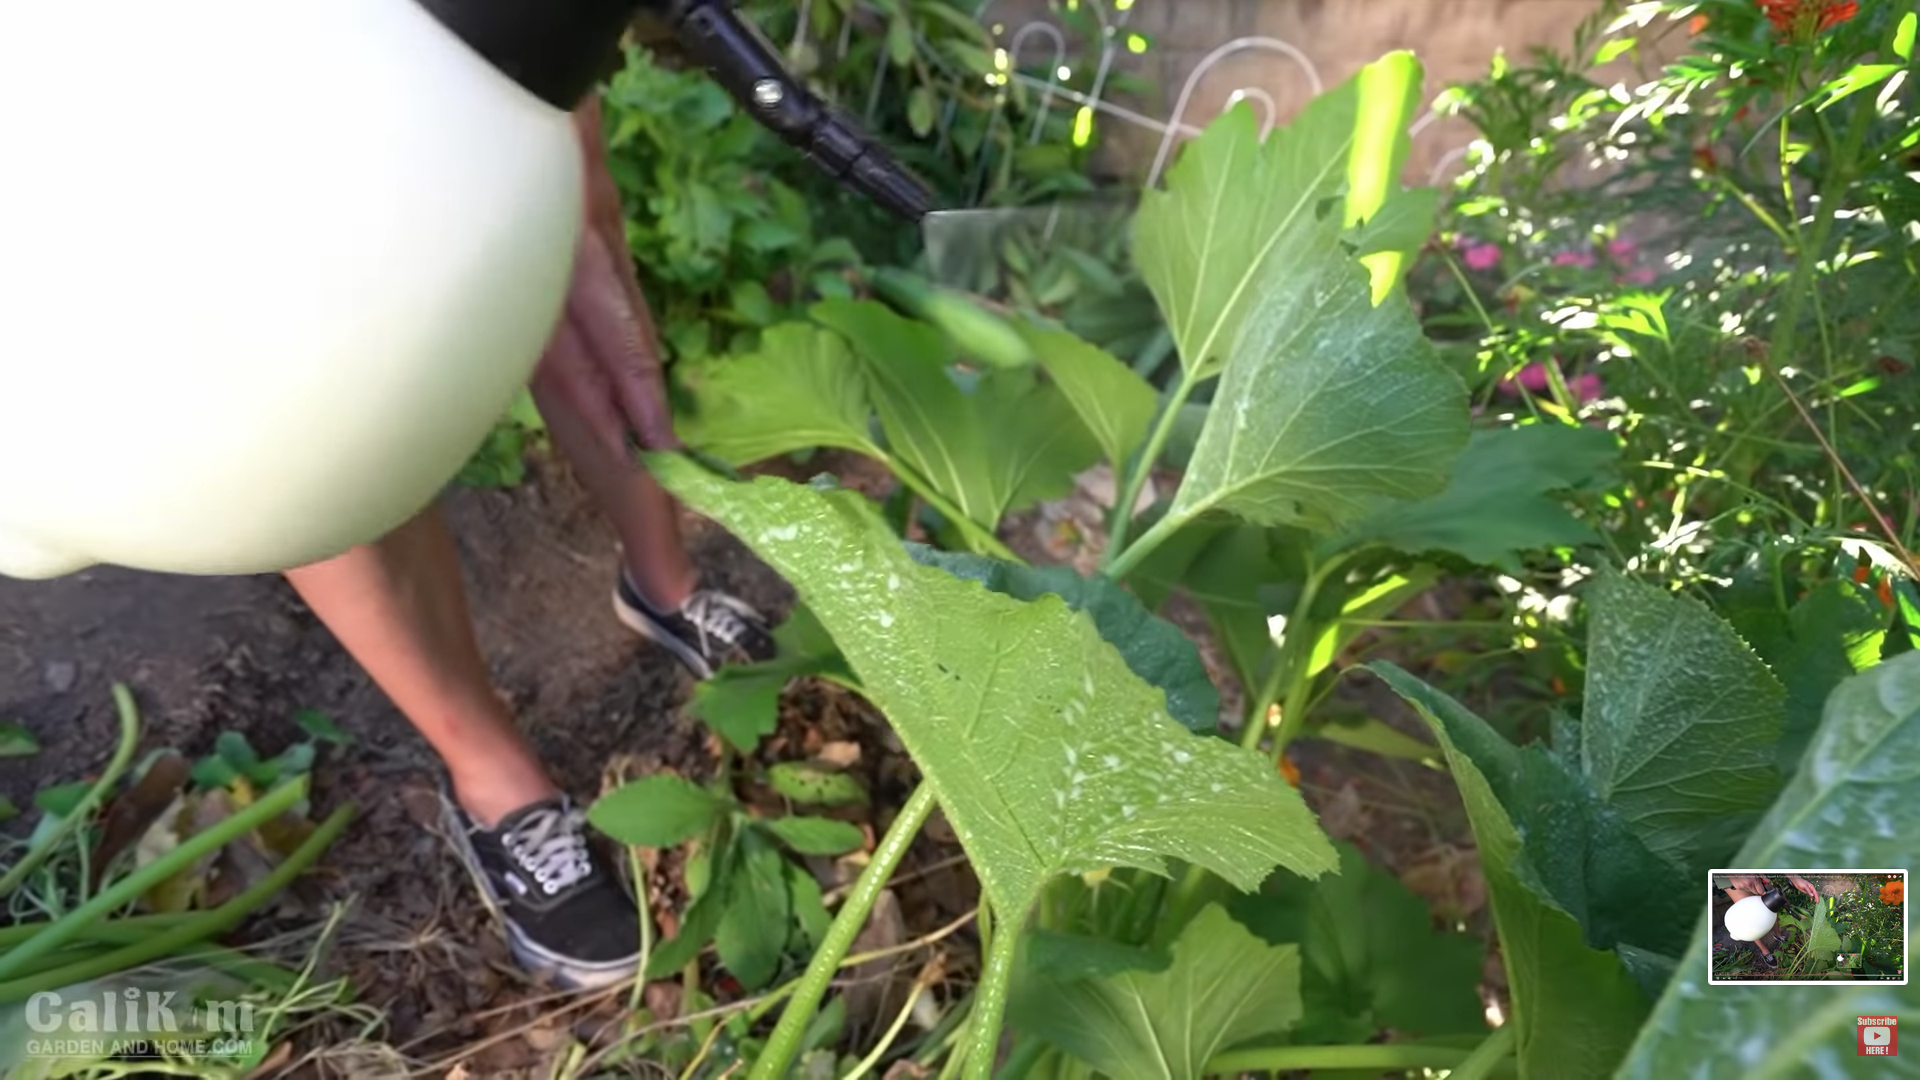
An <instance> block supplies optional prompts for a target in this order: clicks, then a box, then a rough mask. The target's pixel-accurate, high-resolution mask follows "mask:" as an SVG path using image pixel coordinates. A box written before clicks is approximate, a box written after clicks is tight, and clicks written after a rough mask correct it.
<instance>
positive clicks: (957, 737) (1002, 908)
mask: <svg viewBox="0 0 1920 1080" xmlns="http://www.w3.org/2000/svg"><path fill="white" fill-rule="evenodd" d="M647 461H648V464H649V465H650V467H651V468H652V469H653V470H654V472H655V474H656V475H657V476H658V477H659V478H660V480H661V482H662V483H663V484H664V485H665V486H666V487H667V488H668V490H669V491H671V492H672V493H673V494H674V495H675V496H676V497H678V498H679V499H680V500H681V501H683V502H684V503H685V504H686V505H688V506H689V507H691V508H692V509H693V510H694V511H695V512H697V513H700V514H703V515H705V516H706V517H709V518H712V519H713V520H715V521H717V522H719V523H720V524H721V525H723V526H724V527H726V528H727V529H729V530H730V531H732V532H733V533H734V534H735V535H737V536H739V537H740V538H741V539H742V540H743V541H745V542H746V543H747V544H748V545H749V546H750V547H752V548H753V549H754V551H755V552H756V553H757V554H758V555H759V556H760V557H761V558H763V559H765V560H766V561H767V562H768V563H769V564H770V565H771V566H772V567H773V568H774V569H775V570H776V571H778V572H779V573H780V574H782V575H783V576H784V577H785V578H786V579H787V580H788V581H790V582H792V583H793V585H794V587H795V589H796V590H797V591H798V592H799V594H800V596H801V598H802V599H803V600H804V601H805V602H806V604H807V606H808V607H809V608H810V609H811V610H812V611H813V612H814V614H815V615H816V616H818V618H819V620H820V623H821V625H823V626H825V627H826V628H827V630H828V631H829V632H831V633H832V635H833V638H834V640H835V641H836V642H838V643H839V645H840V648H841V651H842V652H843V653H844V654H845V656H846V659H847V662H848V664H849V665H850V666H851V667H852V668H853V671H854V673H855V675H856V676H857V677H858V678H859V680H860V685H861V686H862V687H864V688H865V690H866V693H867V696H868V697H869V698H870V699H872V701H873V702H874V704H875V705H877V706H879V708H880V709H881V711H882V712H884V713H885V714H886V715H887V717H888V718H889V719H890V721H891V722H892V724H893V726H894V730H895V731H896V732H897V733H898V734H899V736H900V739H901V742H902V743H904V744H905V745H906V748H907V750H908V751H909V752H910V753H911V754H912V755H913V759H914V762H915V763H916V764H917V765H919V767H920V769H921V771H922V773H923V774H924V776H925V778H926V782H927V783H929V784H931V785H932V786H933V790H934V792H935V794H936V796H937V798H938V799H939V802H940V806H941V809H942V811H943V812H944V813H945V814H946V816H947V820H948V821H949V822H950V823H951V824H952V825H953V828H954V831H955V832H956V833H957V834H958V836H959V838H960V842H961V844H962V846H963V847H964V848H965V849H966V852H967V854H968V856H969V857H970V858H971V859H972V861H973V864H974V867H975V869H976V870H977V871H978V873H979V875H980V879H981V882H982V885H983V887H984V888H985V890H986V892H987V894H988V896H989V898H990V899H991V900H992V902H993V904H994V906H995V908H996V910H997V911H998V912H999V913H1000V915H1001V917H1002V918H1004V919H1006V920H1007V924H1008V925H1017V924H1019V923H1020V922H1021V921H1022V920H1023V919H1024V916H1025V914H1026V912H1027V911H1028V910H1029V909H1030V907H1031V905H1032V903H1033V901H1034V899H1035V898H1036V896H1037V895H1038V893H1039V890H1040V888H1041V887H1042V886H1043V885H1044V884H1045V883H1046V882H1047V881H1048V880H1049V879H1051V878H1053V877H1054V876H1056V875H1059V874H1069V873H1084V872H1089V871H1092V870H1095V869H1100V868H1104V867H1110V866H1133V867H1139V868H1142V869H1145V870H1148V871H1150V872H1154V873H1165V872H1166V871H1167V859H1168V858H1170V857H1172V858H1179V859H1182V860H1185V861H1187V862H1190V863H1193V864H1196V865H1199V866H1204V867H1206V868H1207V869H1209V870H1212V871H1213V872H1215V873H1216V874H1219V875H1220V876H1221V877H1222V878H1224V879H1226V880H1227V881H1229V882H1231V883H1232V884H1234V885H1235V886H1236V887H1238V888H1241V889H1243V890H1246V889H1252V888H1255V887H1257V886H1258V885H1259V884H1260V882H1261V881H1262V880H1263V879H1264V878H1265V877H1266V876H1267V874H1268V873H1269V872H1270V871H1271V870H1272V869H1273V868H1274V867H1275V866H1279V865H1284V866H1286V867H1288V868H1289V869H1292V870H1294V871H1296V872H1298V873H1302V874H1306V875H1317V874H1319V873H1322V872H1325V871H1327V870H1330V869H1332V868H1333V867H1334V866H1335V865H1336V860H1335V856H1334V853H1333V849H1332V847H1331V846H1330V845H1329V843H1328V841H1327V839H1326V837H1325V836H1324V835H1323V834H1322V833H1321V832H1320V830H1319V828H1318V826H1317V825H1316V824H1315V823H1314V821H1313V817H1312V814H1311V813H1310V812H1309V811H1308V810H1307V808H1306V806H1305V804H1304V803H1303V802H1301V800H1300V798H1299V796H1298V794H1297V793H1295V792H1294V791H1293V790H1292V789H1291V788H1289V787H1288V786H1287V785H1286V784H1285V783H1284V782H1282V781H1281V780H1280V779H1279V777H1278V776H1277V775H1276V774H1275V773H1274V771H1273V769H1272V767H1271V766H1270V764H1269V763H1268V762H1267V760H1266V759H1265V758H1264V757H1263V756H1261V755H1258V754H1254V753H1251V752H1248V751H1244V750H1241V749H1240V748H1238V747H1236V746H1233V745H1231V744H1229V743H1227V742H1226V741H1224V740H1221V739H1214V738H1205V737H1202V736H1197V735H1194V734H1192V733H1190V732H1188V731H1187V730H1186V729H1184V728H1182V727H1181V726H1180V725H1179V724H1178V723H1177V722H1175V721H1174V720H1173V718H1172V717H1170V716H1168V715H1167V712H1166V706H1165V697H1164V695H1162V693H1161V692H1160V691H1159V690H1157V689H1155V688H1153V687H1151V686H1148V685H1147V684H1146V683H1144V682H1142V681H1141V680H1140V678H1139V677H1138V676H1136V675H1134V674H1133V672H1132V671H1131V670H1129V669H1128V667H1127V664H1126V661H1125V660H1124V659H1123V658H1122V657H1121V656H1120V654H1119V653H1118V652H1116V651H1115V650H1114V648H1113V646H1112V645H1110V644H1108V643H1107V642H1106V641H1105V640H1103V639H1102V638H1101V637H1100V635H1099V632H1098V631H1097V630H1095V629H1094V626H1093V624H1092V622H1091V621H1090V620H1088V619H1086V618H1084V617H1082V616H1080V615H1078V614H1076V613H1075V612H1073V611H1072V610H1071V609H1070V608H1068V607H1067V605H1066V603H1065V602H1064V601H1062V600H1060V599H1059V598H1058V597H1056V596H1051V595H1047V596H1042V597H1040V598H1039V599H1038V600H1036V601H1033V602H1031V603H1023V602H1021V601H1018V600H1015V599H1013V598H1011V597H1007V596H1002V595H1000V594H998V593H994V592H990V591H988V590H986V589H984V588H981V587H980V586H979V585H976V584H973V583H971V582H967V581H962V580H960V579H958V578H955V577H953V576H952V575H950V574H948V573H946V572H944V571H941V570H936V569H934V568H932V567H927V566H921V565H920V564H918V563H916V562H915V561H914V559H913V557H912V556H911V555H910V554H909V553H908V552H907V550H906V548H905V547H904V546H902V545H901V543H900V542H899V540H898V539H897V538H896V537H895V536H894V535H893V534H892V532H891V531H889V530H888V528H887V526H886V524H885V523H884V522H883V521H882V520H881V519H880V517H879V516H878V515H877V514H876V513H875V512H874V510H873V508H872V506H871V505H870V504H868V503H867V502H865V501H864V500H863V499H861V498H860V497H859V496H858V495H856V494H853V493H851V492H843V491H833V492H824V493H823V492H818V491H813V490H811V489H809V488H806V487H802V486H800V485H797V484H792V483H789V482H786V481H783V480H778V479H773V478H762V479H759V480H756V481H754V482H753V483H751V484H741V483H734V482H729V481H726V480H723V479H721V478H719V477H717V476H715V475H713V474H712V473H710V472H708V471H706V470H705V469H703V468H701V467H700V466H698V465H696V464H694V463H693V462H692V461H691V460H689V459H687V458H684V457H679V456H674V455H659V454H653V455H648V457H647Z"/></svg>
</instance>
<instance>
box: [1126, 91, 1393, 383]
mask: <svg viewBox="0 0 1920 1080" xmlns="http://www.w3.org/2000/svg"><path fill="white" fill-rule="evenodd" d="M1418 82H1419V78H1418V65H1417V64H1416V63H1415V62H1414V59H1413V57H1412V55H1411V54H1409V53H1396V54H1393V55H1391V56H1388V57H1386V58H1384V59H1382V60H1380V61H1379V62H1377V63H1375V64H1372V65H1369V67H1368V68H1366V69H1364V70H1363V71H1361V72H1360V74H1358V75H1356V76H1354V77H1353V78H1352V79H1349V80H1347V81H1346V82H1345V83H1342V84H1341V85H1339V86H1337V87H1335V88H1333V89H1332V90H1329V91H1327V92H1325V93H1323V94H1321V95H1319V96H1318V97H1316V98H1314V99H1313V100H1312V101H1310V102H1308V103H1307V105H1306V107H1305V108H1303V109H1301V110H1300V112H1299V114H1298V115H1296V116H1295V117H1294V118H1293V119H1292V120H1290V121H1288V123H1287V124H1286V125H1285V126H1283V127H1281V128H1279V129H1277V130H1275V131H1274V132H1273V133H1272V134H1271V135H1269V136H1268V138H1267V139H1266V141H1265V142H1264V144H1263V143H1262V142H1261V140H1260V133H1259V130H1258V127H1257V121H1256V118H1255V114H1254V110H1253V108H1252V106H1251V105H1250V104H1241V105H1237V106H1235V107H1234V108H1232V109H1229V110H1228V111H1227V112H1226V113H1224V114H1222V115H1221V116H1220V117H1219V118H1218V119H1216V120H1215V121H1213V123H1212V124H1210V125H1209V126H1208V128H1207V130H1206V131H1204V132H1202V133H1201V135H1200V137H1199V138H1197V139H1194V140H1193V141H1191V142H1189V143H1188V144H1186V146H1184V147H1182V148H1181V151H1180V155H1179V158H1178V159H1177V160H1176V161H1175V162H1174V164H1173V167H1172V168H1170V169H1168V170H1167V180H1166V190H1165V191H1151V190H1150V191H1146V192H1144V193H1142V195H1141V201H1140V210H1139V213H1138V215H1137V216H1136V217H1135V218H1134V225H1133V250H1134V263H1135V265H1136V266H1138V267H1139V270H1140V276H1141V278H1142V279H1143V280H1144V281H1145V282H1146V285H1147V288H1148V289H1149V290H1151V291H1152V293H1153V295H1154V299H1155V300H1157V301H1158V302H1159V305H1160V310H1161V311H1162V312H1163V313H1164V314H1165V316H1166V319H1167V326H1168V328H1169V330H1171V331H1172V333H1173V339H1174V344H1175V346H1176V347H1177V348H1178V350H1179V354H1180V363H1181V364H1182V365H1183V366H1184V367H1185V368H1186V370H1187V373H1188V378H1189V379H1190V380H1191V381H1195V382H1198V381H1200V380H1202V379H1205V378H1208V377H1210V376H1212V375H1214V374H1217V373H1218V372H1219V371H1220V369H1221V367H1222V366H1223V365H1225V363H1226V362H1227V354H1228V352H1229V351H1230V350H1231V349H1232V348H1233V344H1234V342H1235V340H1237V338H1238V337H1239V334H1240V328H1241V323H1242V322H1243V321H1244V320H1245V319H1246V318H1247V316H1248V312H1249V311H1250V310H1251V309H1252V308H1254V307H1255V306H1257V301H1256V297H1257V295H1258V294H1259V292H1260V291H1261V280H1262V278H1263V277H1264V276H1266V275H1267V274H1269V273H1272V272H1273V268H1275V267H1278V266H1284V263H1282V262H1278V261H1276V259H1275V254H1276V252H1278V251H1280V250H1281V249H1283V248H1284V247H1286V246H1287V242H1288V240H1289V239H1290V238H1295V237H1297V236H1298V235H1299V234H1300V232H1301V231H1302V230H1303V229H1304V228H1306V227H1307V226H1309V225H1311V224H1312V223H1314V222H1315V221H1317V220H1318V219H1320V218H1321V217H1322V216H1323V213H1324V212H1325V208H1324V207H1323V206H1322V204H1323V203H1324V202H1326V201H1327V200H1330V199H1333V198H1335V197H1337V196H1339V195H1341V194H1343V193H1344V192H1347V191H1348V190H1349V189H1350V188H1351V190H1353V191H1354V193H1355V195H1356V201H1355V206H1354V207H1353V210H1354V216H1355V217H1361V216H1365V217H1371V216H1373V215H1374V214H1375V213H1376V212H1377V210H1378V209H1379V207H1380V205H1381V202H1382V201H1383V200H1384V199H1385V198H1386V197H1387V196H1388V195H1389V194H1390V193H1391V190H1392V185H1393V183H1394V182H1395V181H1397V177H1398V170H1397V169H1394V168H1393V167H1392V166H1393V164H1394V161H1395V158H1396V155H1398V154H1403V153H1404V149H1402V147H1401V145H1400V144H1404V143H1405V141H1406V121H1407V115H1406V113H1407V110H1406V108H1405V105H1406V102H1407V100H1408V95H1409V93H1410V92H1412V91H1413V90H1417V86H1416V85H1415V84H1417V83H1418ZM1394 84H1398V85H1400V86H1401V87H1402V89H1401V92H1400V95H1399V97H1400V102H1399V104H1400V107H1399V108H1381V107H1379V106H1381V105H1383V104H1386V99H1388V98H1390V97H1391V96H1392V93H1391V90H1390V89H1388V88H1389V87H1391V86H1392V85H1394ZM1383 90H1387V93H1385V94H1383V93H1382V91H1383ZM1363 97H1364V98H1365V99H1366V100H1365V101H1364V102H1363ZM1350 223H1352V222H1344V221H1343V220H1342V219H1341V218H1340V217H1339V216H1338V215H1335V218H1334V220H1333V221H1332V222H1331V225H1332V226H1333V227H1335V228H1336V229H1337V228H1338V227H1339V226H1341V225H1342V224H1350ZM1361 280H1362V281H1363V282H1364V281H1365V275H1362V276H1361ZM1360 296H1361V297H1362V299H1365V300H1368V302H1369V303H1370V302H1371V296H1372V292H1371V290H1370V289H1369V288H1367V287H1366V286H1364V285H1363V286H1362V289H1361V292H1360Z"/></svg>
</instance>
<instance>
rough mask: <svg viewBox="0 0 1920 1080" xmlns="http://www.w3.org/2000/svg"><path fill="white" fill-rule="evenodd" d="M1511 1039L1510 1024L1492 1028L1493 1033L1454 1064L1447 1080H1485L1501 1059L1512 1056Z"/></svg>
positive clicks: (1511, 1030)
mask: <svg viewBox="0 0 1920 1080" xmlns="http://www.w3.org/2000/svg"><path fill="white" fill-rule="evenodd" d="M1513 1039H1514V1035H1513V1025H1512V1024H1502V1025H1500V1026H1499V1027H1497V1028H1494V1029H1493V1033H1492V1034H1491V1035H1488V1036H1487V1037H1486V1038H1485V1039H1484V1040H1482V1041H1481V1043H1480V1045H1479V1046H1476V1047H1474V1048H1473V1053H1471V1054H1468V1055H1467V1060H1465V1061H1463V1062H1461V1063H1460V1064H1458V1065H1456V1066H1454V1068H1453V1071H1452V1072H1450V1073H1448V1074H1447V1080H1486V1078H1487V1077H1489V1076H1491V1075H1493V1070H1494V1069H1495V1068H1496V1067H1497V1066H1498V1065H1499V1064H1500V1063H1501V1062H1502V1061H1505V1060H1507V1059H1508V1058H1510V1057H1512V1056H1513Z"/></svg>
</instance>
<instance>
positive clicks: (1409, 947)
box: [1227, 844, 1486, 1045]
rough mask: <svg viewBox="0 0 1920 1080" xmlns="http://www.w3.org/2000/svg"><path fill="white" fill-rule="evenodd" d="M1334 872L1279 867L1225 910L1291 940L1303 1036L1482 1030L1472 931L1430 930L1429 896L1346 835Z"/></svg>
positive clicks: (1476, 942)
mask: <svg viewBox="0 0 1920 1080" xmlns="http://www.w3.org/2000/svg"><path fill="white" fill-rule="evenodd" d="M1335 847H1337V848H1338V849H1339V851H1340V872H1339V873H1338V874H1328V875H1326V876H1325V877H1322V878H1321V879H1320V880H1318V881H1305V880H1303V879H1301V878H1299V877H1296V876H1294V875H1293V874H1289V873H1286V872H1285V871H1281V872H1279V873H1276V874H1274V876H1273V877H1271V878H1268V879H1267V883H1266V885H1265V886H1264V887H1263V888H1262V889H1261V890H1260V892H1259V893H1257V894H1253V895H1248V896H1237V897H1234V898H1233V899H1231V900H1229V901H1228V903H1227V909H1228V910H1229V911H1231V912H1232V913H1233V915H1234V917H1235V918H1236V919H1238V920H1240V922H1241V923H1242V924H1244V925H1245V926H1246V927H1247V928H1248V929H1250V930H1252V931H1253V932H1254V933H1255V934H1257V935H1259V936H1260V937H1261V938H1262V939H1263V940H1265V941H1268V942H1271V943H1273V944H1276V945H1278V944H1289V943H1297V944H1298V945H1299V946H1300V957H1301V962H1302V965H1303V969H1304V974H1303V976H1302V979H1301V983H1300V991H1301V995H1302V996H1303V997H1304V998H1305V1001H1306V1006H1305V1008H1306V1014H1305V1016H1304V1018H1303V1019H1302V1020H1301V1021H1300V1025H1299V1026H1298V1027H1297V1028H1295V1029H1294V1039H1295V1041H1297V1042H1303V1043H1328V1044H1333V1045H1341V1044H1352V1043H1364V1042H1367V1041H1368V1040H1370V1039H1372V1038H1373V1037H1374V1036H1375V1035H1377V1034H1378V1033H1379V1032H1380V1031H1381V1030H1383V1029H1392V1030H1393V1031H1395V1032H1398V1033H1400V1034H1401V1035H1403V1036H1408V1037H1425V1038H1432V1037H1437V1036H1443V1035H1454V1034H1464V1033H1468V1032H1475V1031H1479V1032H1484V1031H1485V1030H1486V1020H1485V1018H1484V1017H1483V1015H1482V1009H1481V1005H1480V998H1479V996H1478V995H1477V994H1476V993H1475V988H1476V987H1477V986H1478V985H1479V983H1480V966H1481V961H1482V960H1483V959H1484V957H1485V953H1486V948H1485V945H1484V944H1483V943H1482V942H1481V940H1480V939H1479V938H1478V937H1477V936H1474V935H1471V934H1458V933H1453V932H1450V931H1449V932H1439V933H1436V932H1435V931H1434V930H1433V929H1432V926H1431V924H1432V921H1433V916H1432V913H1431V912H1429V911H1428V910H1427V905H1426V902H1425V901H1423V900H1421V899H1420V898H1419V897H1417V896H1415V895H1413V894H1412V893H1410V892H1408V891H1407V889H1406V887H1405V886H1403V885H1401V884H1400V882H1399V881H1397V880H1395V879H1394V878H1393V876H1392V875H1390V874H1386V873H1382V872H1381V871H1379V870H1377V869H1375V868H1374V867H1373V865H1372V864H1371V863H1369V862H1368V861H1367V860H1366V858H1365V856H1363V855H1361V854H1360V852H1359V850H1358V849H1357V848H1355V847H1354V846H1353V845H1351V844H1336V845H1335Z"/></svg>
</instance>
